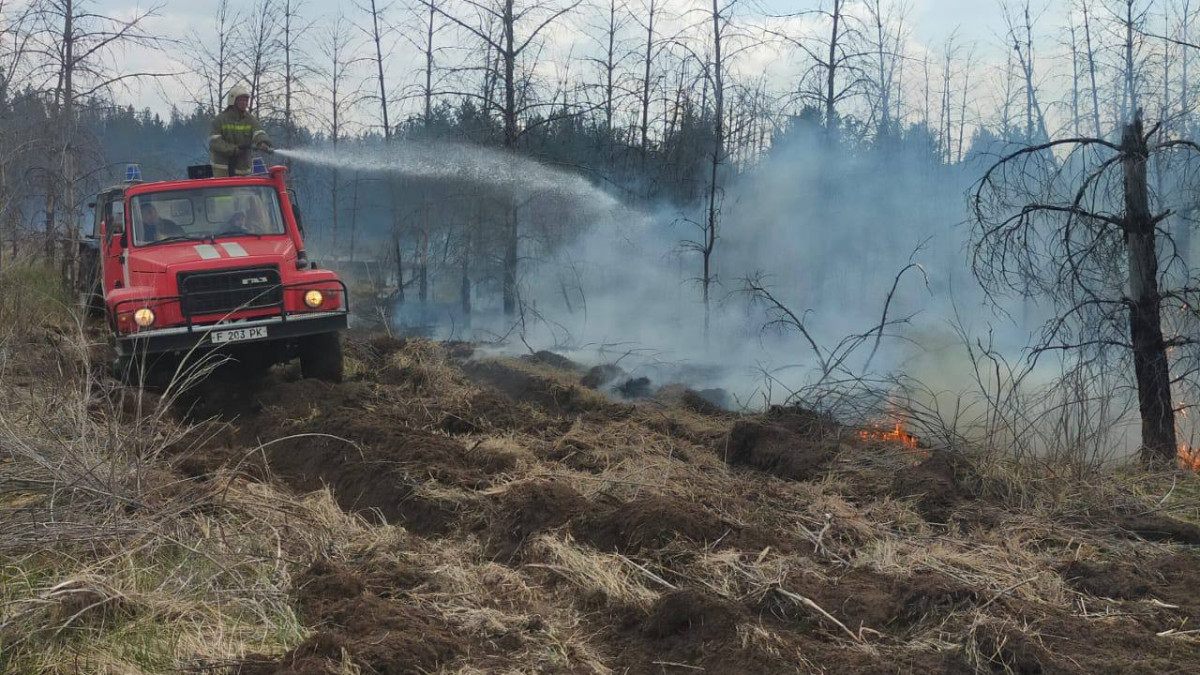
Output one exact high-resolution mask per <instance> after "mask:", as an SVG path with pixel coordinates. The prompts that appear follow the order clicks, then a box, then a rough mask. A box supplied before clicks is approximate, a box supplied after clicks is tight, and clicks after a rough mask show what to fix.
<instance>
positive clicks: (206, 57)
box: [182, 0, 241, 113]
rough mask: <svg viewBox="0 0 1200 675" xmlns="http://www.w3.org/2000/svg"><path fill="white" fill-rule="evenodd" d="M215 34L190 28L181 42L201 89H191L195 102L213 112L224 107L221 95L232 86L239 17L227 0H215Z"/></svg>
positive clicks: (223, 98) (186, 59) (187, 61)
mask: <svg viewBox="0 0 1200 675" xmlns="http://www.w3.org/2000/svg"><path fill="white" fill-rule="evenodd" d="M213 16H214V18H215V20H216V26H215V30H216V32H215V34H214V35H211V36H210V35H205V34H202V33H200V32H199V31H197V30H195V29H193V30H192V31H191V32H190V33H189V34H188V37H187V38H186V39H185V40H184V42H183V49H182V52H183V54H184V60H185V62H186V63H187V65H188V67H189V68H190V69H191V71H192V72H193V73H195V74H196V75H197V76H199V78H200V81H201V85H202V87H203V88H202V90H201V91H199V92H195V93H194V94H193V95H194V96H195V99H196V100H195V102H196V103H197V104H200V105H204V106H206V107H207V109H208V110H210V111H212V112H214V113H216V112H219V111H220V110H221V109H222V108H224V107H225V103H224V101H225V94H226V93H227V92H228V91H229V90H230V89H231V88H232V86H233V79H234V77H235V76H234V70H235V68H234V61H235V55H236V51H237V50H236V47H237V41H238V35H237V31H236V28H237V26H239V25H240V23H241V22H240V19H239V17H238V14H237V13H236V12H232V11H230V9H229V0H217V6H216V11H215V12H214V13H213Z"/></svg>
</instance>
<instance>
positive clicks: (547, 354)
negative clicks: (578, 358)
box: [521, 349, 582, 372]
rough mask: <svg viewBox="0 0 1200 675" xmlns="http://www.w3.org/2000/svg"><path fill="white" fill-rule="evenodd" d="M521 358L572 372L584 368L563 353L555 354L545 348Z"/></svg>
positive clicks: (528, 361)
mask: <svg viewBox="0 0 1200 675" xmlns="http://www.w3.org/2000/svg"><path fill="white" fill-rule="evenodd" d="M521 360H522V361H525V362H527V363H540V364H542V365H545V366H550V367H551V368H557V369H559V370H566V371H571V372H576V371H579V370H581V369H582V366H580V365H579V364H578V363H575V362H574V361H572V360H571V359H568V358H567V357H565V356H562V355H561V354H555V353H554V352H551V351H546V350H544V349H543V350H542V351H539V352H535V353H533V354H526V355H524V356H522V357H521Z"/></svg>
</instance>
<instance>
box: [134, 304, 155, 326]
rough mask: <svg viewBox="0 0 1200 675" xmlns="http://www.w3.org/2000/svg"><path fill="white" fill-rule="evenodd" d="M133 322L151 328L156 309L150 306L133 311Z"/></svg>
mask: <svg viewBox="0 0 1200 675" xmlns="http://www.w3.org/2000/svg"><path fill="white" fill-rule="evenodd" d="M133 322H134V323H136V324H137V325H138V327H139V328H149V327H150V326H152V325H154V310H152V309H150V308H149V307H143V308H141V309H139V310H138V311H136V312H134V313H133Z"/></svg>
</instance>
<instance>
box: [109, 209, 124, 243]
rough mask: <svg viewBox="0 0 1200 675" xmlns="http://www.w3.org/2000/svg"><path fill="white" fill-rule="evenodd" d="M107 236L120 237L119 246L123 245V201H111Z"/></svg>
mask: <svg viewBox="0 0 1200 675" xmlns="http://www.w3.org/2000/svg"><path fill="white" fill-rule="evenodd" d="M108 236H109V237H110V238H111V237H120V238H121V246H122V247H124V246H125V204H124V203H123V202H113V205H112V223H111V224H109V226H108Z"/></svg>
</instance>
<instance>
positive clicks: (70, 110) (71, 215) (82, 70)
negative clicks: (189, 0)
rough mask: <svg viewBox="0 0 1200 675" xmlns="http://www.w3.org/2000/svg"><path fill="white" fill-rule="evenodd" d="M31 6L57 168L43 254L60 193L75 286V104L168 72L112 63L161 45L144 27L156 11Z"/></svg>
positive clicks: (51, 3) (78, 2)
mask: <svg viewBox="0 0 1200 675" xmlns="http://www.w3.org/2000/svg"><path fill="white" fill-rule="evenodd" d="M36 7H37V8H36V10H35V11H36V14H35V27H34V29H33V34H32V36H31V40H30V54H31V55H35V56H36V57H37V58H38V63H39V69H38V70H37V71H36V72H35V73H32V76H33V77H35V78H40V80H41V82H40V86H39V88H40V89H42V90H43V91H46V92H47V93H48V94H50V100H51V104H52V110H53V114H54V121H55V133H56V135H55V140H54V142H55V144H56V147H57V151H56V153H55V154H56V163H57V166H58V167H59V170H58V172H57V175H55V176H54V177H53V181H52V182H53V183H54V184H53V185H50V186H49V187H48V189H47V194H48V196H47V199H46V236H47V252H48V253H51V254H53V249H54V247H53V243H54V240H55V238H56V236H57V232H58V231H59V229H60V228H59V227H58V219H59V216H60V214H59V211H58V197H59V196H60V195H61V197H62V206H63V210H64V211H65V217H64V218H62V220H63V221H64V222H65V223H66V225H65V229H66V232H67V237H66V238H67V242H68V248H67V251H68V254H67V257H66V259H65V262H66V265H65V267H64V269H65V272H66V273H65V275H64V278H65V279H66V281H67V283H68V284H70V285H71V286H72V287H74V286H75V285H76V282H75V280H76V276H77V274H76V273H77V271H78V269H77V268H78V256H77V252H78V246H79V227H78V223H79V220H80V215H81V209H80V204H78V203H77V189H78V182H79V180H80V167H79V166H78V161H79V159H80V158H81V154H82V150H83V148H82V147H81V142H82V140H83V138H82V136H81V134H80V133H79V125H78V113H79V106H80V104H81V102H83V103H84V104H85V105H86V104H87V103H88V102H90V101H93V100H96V99H98V98H99V97H101V96H104V95H107V94H109V93H110V92H111V91H112V90H113V89H114V88H115V87H118V86H121V85H122V84H123V83H127V82H129V81H130V80H136V79H144V78H153V77H167V76H169V75H170V73H156V72H142V71H126V70H122V69H120V68H118V67H117V66H116V62H115V57H116V54H117V53H119V52H120V51H121V50H125V49H129V48H133V47H149V48H158V47H159V46H160V44H161V38H159V37H158V36H157V35H155V34H153V33H151V32H149V31H148V29H147V26H146V25H145V24H146V22H147V19H148V18H150V17H152V16H154V15H155V13H156V12H157V10H158V7H152V8H150V9H148V10H138V11H135V12H133V13H132V14H129V15H127V16H125V17H122V18H117V17H114V16H109V15H107V14H104V13H103V12H101V11H100V10H97V9H96V8H95V7H94V3H93V2H92V1H91V0H44V1H43V2H41V3H40V4H38V5H37V6H36Z"/></svg>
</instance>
